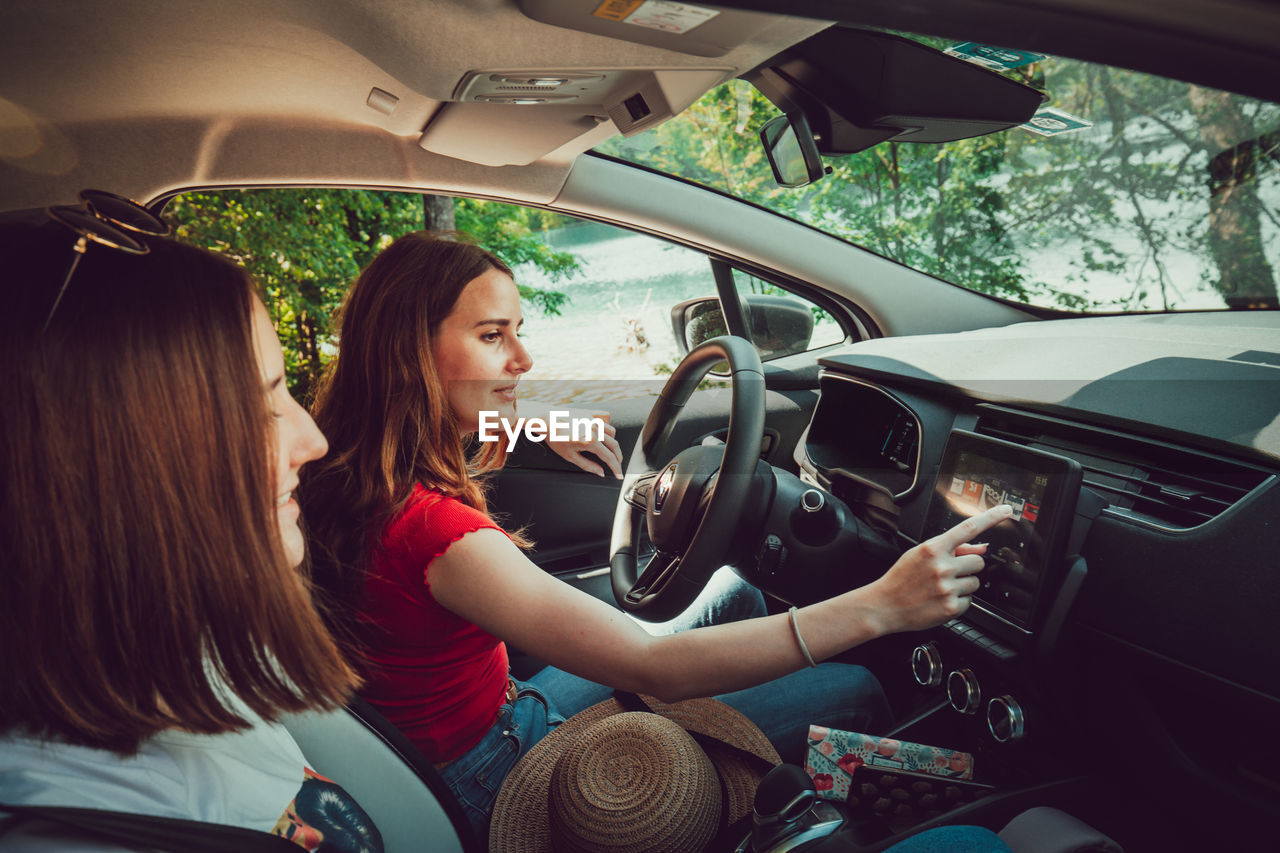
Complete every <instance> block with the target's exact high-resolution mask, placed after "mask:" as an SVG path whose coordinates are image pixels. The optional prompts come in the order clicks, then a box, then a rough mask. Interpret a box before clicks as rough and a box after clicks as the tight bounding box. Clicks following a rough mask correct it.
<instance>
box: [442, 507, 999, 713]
mask: <svg viewBox="0 0 1280 853" xmlns="http://www.w3.org/2000/svg"><path fill="white" fill-rule="evenodd" d="M1008 517H1009V508H1008V507H996V508H994V509H991V510H988V511H986V512H984V513H982V514H981V515H978V516H975V517H974V518H971V519H968V520H966V521H964V522H962V523H961V524H959V525H957V526H956V527H954V528H952V529H951V530H949V531H947V532H945V533H942V534H940V535H938V536H936V537H934V538H933V539H930V540H928V541H926V542H923V543H921V544H920V545H917V546H916V547H915V548H912V549H911V550H910V551H907V552H906V553H905V554H903V555H902V557H901V558H899V560H898V561H897V562H896V563H894V565H893V567H892V568H890V569H889V571H888V572H886V573H885V574H884V575H883V576H882V577H880V578H879V579H877V580H875V581H873V582H872V583H869V584H867V585H866V586H863V587H859V588H858V589H855V590H851V591H850V592H846V593H844V594H842V595H838V596H836V597H834V598H830V599H827V600H826V601H821V602H818V603H817V604H811V605H809V606H807V607H804V608H801V609H800V610H798V611H797V613H796V617H797V620H798V623H799V626H800V631H801V633H802V634H803V636H804V639H805V642H806V643H807V644H808V647H809V651H810V652H811V653H812V654H813V657H814V658H815V659H817V660H821V659H823V658H827V657H831V656H832V655H835V654H838V653H840V652H842V651H844V650H845V649H849V648H852V647H854V646H856V645H859V644H861V643H864V642H866V641H867V640H871V639H874V638H876V637H880V636H883V635H885V634H891V633H894V632H896V631H907V630H918V629H924V628H928V627H931V626H933V625H937V624H939V623H942V622H945V621H946V620H948V619H952V618H954V617H956V616H958V615H960V614H961V613H963V612H964V610H965V609H966V608H967V607H968V606H969V601H970V599H969V596H971V595H972V594H973V592H974V591H975V590H977V588H978V579H977V578H976V577H974V575H975V574H976V573H977V572H979V571H981V570H982V566H983V560H982V557H981V553H982V552H983V551H984V550H985V547H986V546H985V545H969V544H967V543H968V542H969V540H970V539H972V538H973V537H974V536H977V535H978V534H979V533H981V532H982V531H984V530H986V529H987V528H988V527H990V526H992V525H993V524H995V523H997V522H998V521H1001V520H1002V519H1005V518H1008ZM430 584H431V591H432V594H433V595H434V596H435V598H436V600H437V601H438V602H440V604H441V605H443V606H444V607H446V608H448V609H449V610H451V611H453V612H454V613H457V614H458V615H459V616H462V617H463V618H465V619H468V620H470V621H472V622H474V623H475V624H476V625H479V626H480V627H481V628H484V629H485V630H486V631H488V632H490V633H491V634H493V635H494V636H497V637H500V638H502V639H503V640H506V641H508V642H511V643H512V644H514V645H516V646H518V647H519V648H520V649H522V650H524V651H526V652H529V653H531V654H533V655H534V656H536V657H538V658H540V659H542V660H545V661H546V662H547V663H550V664H551V665H553V666H556V667H559V668H560V669H563V670H566V671H568V672H572V673H573V674H575V675H579V676H581V677H583V678H587V679H590V680H592V681H597V682H600V683H602V684H607V685H609V686H611V687H616V688H621V689H624V690H631V691H638V692H642V693H648V694H651V695H654V696H657V697H658V698H660V699H664V700H674V699H682V698H687V697H692V696H710V695H714V694H718V693H727V692H730V691H733V690H741V689H743V688H745V687H750V686H753V685H756V684H760V683H762V682H765V681H769V680H770V679H773V678H776V677H778V676H781V675H785V674H786V673H788V672H792V671H794V670H796V669H799V668H801V667H803V666H804V665H805V660H804V657H803V656H802V654H801V652H800V647H799V645H798V644H797V643H796V639H795V636H794V634H793V633H792V630H791V625H790V623H789V620H788V617H787V616H786V615H785V614H775V615H773V616H766V617H762V618H759V619H748V620H745V621H741V622H733V623H729V624H725V625H713V626H710V627H706V628H698V629H695V630H691V631H682V632H679V633H676V634H671V635H668V636H661V637H653V636H650V635H649V634H647V633H646V632H645V631H644V630H642V629H641V628H640V627H639V626H638V625H636V624H635V623H634V622H632V621H631V619H630V618H628V617H627V616H626V615H625V614H624V613H622V612H621V611H620V610H616V609H615V608H613V607H610V606H609V605H608V604H606V603H604V602H603V601H600V600H598V599H596V598H593V597H591V596H589V595H587V594H585V593H583V592H581V591H579V590H577V589H575V588H573V587H571V586H569V585H568V584H566V583H564V582H562V581H560V580H557V579H556V578H554V577H552V576H551V575H549V574H547V573H546V572H544V571H543V570H542V569H540V568H538V567H537V566H536V565H534V564H533V563H532V562H530V561H529V560H528V558H526V557H525V556H524V555H523V554H522V553H521V552H520V551H519V549H517V548H516V547H515V546H514V545H512V544H511V542H510V540H508V539H507V537H506V536H504V535H503V534H501V533H500V532H498V531H496V530H492V529H484V530H477V531H475V532H473V533H469V534H467V535H466V536H464V537H463V538H462V539H460V540H458V541H457V542H455V543H454V544H453V545H452V546H450V547H449V549H448V550H447V551H445V553H444V554H442V555H441V556H439V557H437V558H436V559H435V560H434V561H433V562H432V564H431V572H430Z"/></svg>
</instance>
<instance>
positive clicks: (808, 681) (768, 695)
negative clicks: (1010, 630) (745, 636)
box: [440, 569, 890, 840]
mask: <svg viewBox="0 0 1280 853" xmlns="http://www.w3.org/2000/svg"><path fill="white" fill-rule="evenodd" d="M764 613H765V607H764V599H763V598H762V597H761V596H760V592H759V591H758V590H756V589H755V588H754V587H751V586H750V585H748V584H746V583H745V582H744V581H742V580H741V579H740V578H738V577H737V575H736V574H733V573H732V570H729V569H721V570H720V572H718V573H717V574H716V575H715V576H713V578H712V581H711V583H709V584H708V585H707V589H706V590H704V592H703V595H701V596H699V598H698V599H697V600H696V601H695V602H694V604H693V605H691V606H690V608H689V609H688V610H686V611H685V612H684V613H683V614H681V615H680V616H677V617H676V618H675V619H673V620H671V621H670V622H666V623H659V624H657V625H653V624H648V623H643V622H642V623H640V624H641V626H642V627H644V628H645V629H646V630H648V631H650V633H654V634H664V633H672V632H674V631H677V630H684V629H686V628H693V627H698V626H699V625H706V624H711V623H713V622H714V623H723V622H731V621H734V620H736V619H742V618H750V617H752V616H760V615H763V614H764ZM516 686H517V695H516V701H515V702H514V703H507V704H504V705H503V706H502V707H501V708H500V709H499V710H498V718H497V720H496V721H495V722H494V724H493V726H492V727H491V728H490V729H489V731H488V732H486V733H485V736H484V737H483V738H481V739H480V742H479V743H477V744H476V745H475V746H474V747H472V748H471V749H470V750H468V751H467V752H466V753H465V754H464V755H463V756H462V757H461V758H458V759H457V760H456V761H454V762H452V763H451V764H449V765H448V766H447V767H445V768H444V769H443V770H441V771H440V775H441V776H442V777H443V778H444V781H445V783H446V784H448V786H449V788H450V789H451V790H452V791H453V792H454V794H456V795H457V797H458V801H459V802H460V803H461V805H462V810H463V812H464V813H465V814H466V816H467V819H468V820H469V821H470V823H471V825H472V827H473V828H474V829H475V830H476V833H477V834H478V835H479V837H480V838H481V839H482V840H483V839H484V838H486V837H487V836H488V824H489V813H490V812H491V811H492V809H493V802H494V800H495V799H496V797H497V795H498V789H499V788H500V787H501V786H502V781H503V780H504V779H505V778H506V777H507V774H508V773H510V772H511V769H512V768H513V767H515V764H516V762H517V761H519V760H520V758H521V757H522V756H523V755H524V754H525V753H527V752H528V751H529V750H530V749H532V748H533V745H534V744H536V743H537V742H538V741H539V740H541V739H542V738H543V737H545V736H546V735H548V734H549V733H550V732H552V731H553V730H554V729H555V727H556V726H558V725H560V723H562V722H564V721H565V720H566V719H567V718H569V717H572V716H573V715H574V714H576V713H578V712H579V711H582V710H585V709H586V708H589V707H591V706H592V705H595V704H596V703H598V702H603V701H604V700H606V699H608V698H609V697H611V696H612V695H613V688H612V687H608V686H606V685H603V684H597V683H596V682H593V681H588V680H587V679H585V678H579V677H578V676H576V675H573V674H571V673H568V672H565V671H563V670H560V669H556V668H554V667H546V668H545V669H543V670H542V671H540V672H539V673H537V674H536V675H534V676H533V677H532V678H531V679H529V680H528V681H527V682H517V683H516ZM715 698H717V699H719V700H721V701H722V702H724V703H725V704H727V705H730V706H732V707H733V708H736V709H737V710H738V711H740V712H742V713H743V714H744V715H745V716H746V717H747V718H748V719H750V720H751V721H752V722H754V723H755V724H756V725H757V726H759V727H760V729H761V731H763V732H764V734H765V736H766V737H768V738H769V740H770V742H772V743H773V745H774V748H775V749H777V750H778V755H779V756H780V757H781V758H782V760H783V761H784V762H786V763H789V764H803V763H804V754H805V750H806V748H807V745H808V741H807V737H808V733H809V725H810V724H818V725H824V726H831V727H833V728H840V729H846V730H851V731H860V732H875V731H877V730H881V729H882V728H883V727H885V726H887V725H888V723H889V721H890V713H889V706H888V703H887V701H886V700H885V696H884V693H883V692H882V691H881V689H880V683H879V682H878V681H876V678H875V676H873V675H872V674H871V673H870V672H869V671H867V670H866V669H864V668H863V667H860V666H851V665H849V664H842V663H824V664H821V665H819V666H818V667H816V668H811V669H803V670H800V671H799V672H793V673H791V674H790V675H785V676H783V677H782V678H778V679H775V680H773V681H770V682H768V683H766V684H761V685H758V686H756V687H750V688H747V689H746V690H738V691H736V692H733V693H726V694H723V695H720V696H717V697H715Z"/></svg>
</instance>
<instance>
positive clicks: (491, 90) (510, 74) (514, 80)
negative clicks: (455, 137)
mask: <svg viewBox="0 0 1280 853" xmlns="http://www.w3.org/2000/svg"><path fill="white" fill-rule="evenodd" d="M627 74H632V75H634V74H635V72H623V71H613V72H609V71H547V70H541V71H472V72H469V73H468V74H467V75H466V76H464V77H463V78H462V80H461V81H460V82H459V83H458V85H457V86H456V87H455V88H454V92H453V100H455V101H462V102H466V101H479V102H481V103H489V104H511V103H538V104H550V103H567V102H572V101H577V102H579V103H583V104H601V103H604V98H605V96H606V95H607V94H608V93H609V92H610V90H611V89H613V88H614V87H615V85H616V84H617V83H618V82H619V80H618V78H619V77H621V76H624V75H627ZM517 98H528V99H534V98H537V99H539V100H516V99H517Z"/></svg>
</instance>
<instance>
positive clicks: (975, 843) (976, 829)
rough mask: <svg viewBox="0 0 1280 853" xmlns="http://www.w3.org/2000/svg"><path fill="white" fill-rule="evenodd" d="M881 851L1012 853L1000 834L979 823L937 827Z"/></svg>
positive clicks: (895, 852) (892, 852)
mask: <svg viewBox="0 0 1280 853" xmlns="http://www.w3.org/2000/svg"><path fill="white" fill-rule="evenodd" d="M885 853H1013V851H1012V850H1010V849H1009V845H1008V844H1005V843H1004V841H1003V840H1002V839H1001V838H1000V836H998V835H996V834H995V833H994V832H992V831H991V830H989V829H985V828H983V827H981V826H940V827H938V828H937V829H930V830H926V831H925V832H921V833H920V834H919V835H913V836H911V837H910V838H908V839H907V840H906V841H900V842H899V843H897V844H895V845H893V846H892V847H886V848H885Z"/></svg>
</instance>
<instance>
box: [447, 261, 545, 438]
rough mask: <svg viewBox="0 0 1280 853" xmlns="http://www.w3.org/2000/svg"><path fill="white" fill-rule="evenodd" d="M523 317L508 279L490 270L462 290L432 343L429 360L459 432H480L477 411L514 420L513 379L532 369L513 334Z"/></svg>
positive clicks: (511, 282)
mask: <svg viewBox="0 0 1280 853" xmlns="http://www.w3.org/2000/svg"><path fill="white" fill-rule="evenodd" d="M523 322H524V315H523V314H522V313H521V311H520V292H519V291H518V290H517V289H516V285H515V282H514V281H512V280H511V276H509V275H507V274H506V273H504V272H501V271H499V270H496V269H490V270H488V271H487V272H484V273H482V274H480V275H478V276H476V277H475V278H473V279H472V280H471V281H469V282H467V286H466V287H465V288H463V290H462V294H461V295H460V296H459V297H458V301H457V302H455V303H454V306H453V311H452V312H450V314H449V316H448V317H446V318H445V319H444V320H443V321H441V323H440V326H439V328H438V329H437V331H436V333H435V334H434V335H433V336H432V339H431V357H432V360H433V361H434V362H435V367H436V373H437V374H438V375H439V377H440V382H441V383H442V384H443V385H444V388H445V394H446V396H447V398H448V400H449V407H450V408H451V409H452V410H453V413H454V416H455V417H457V419H458V429H459V430H461V431H462V432H463V433H472V432H475V431H476V430H478V429H479V428H480V412H482V411H488V412H498V413H499V415H500V416H503V417H510V418H514V417H515V413H516V381H517V380H518V379H519V378H520V374H522V373H525V372H527V371H528V370H529V368H530V367H532V366H533V359H532V358H531V357H530V355H529V351H528V350H526V349H525V348H524V344H523V343H522V342H521V341H520V338H519V337H518V336H517V334H516V333H517V331H518V330H519V329H520V325H521V324H522V323H523Z"/></svg>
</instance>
